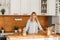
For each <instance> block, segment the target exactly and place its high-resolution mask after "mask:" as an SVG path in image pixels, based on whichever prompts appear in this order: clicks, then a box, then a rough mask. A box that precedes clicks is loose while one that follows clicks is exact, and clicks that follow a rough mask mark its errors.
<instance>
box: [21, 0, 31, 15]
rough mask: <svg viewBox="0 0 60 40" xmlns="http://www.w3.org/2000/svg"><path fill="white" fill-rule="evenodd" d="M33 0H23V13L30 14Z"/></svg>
mask: <svg viewBox="0 0 60 40" xmlns="http://www.w3.org/2000/svg"><path fill="white" fill-rule="evenodd" d="M30 6H31V0H21V10H20V11H21V15H29V14H30V9H31V8H30Z"/></svg>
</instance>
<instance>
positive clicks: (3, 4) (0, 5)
mask: <svg viewBox="0 0 60 40" xmlns="http://www.w3.org/2000/svg"><path fill="white" fill-rule="evenodd" d="M1 9H5V10H6V12H5V15H9V14H10V0H0V11H1ZM0 15H2V13H1V12H0Z"/></svg>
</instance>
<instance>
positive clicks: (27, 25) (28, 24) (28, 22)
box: [25, 20, 30, 32]
mask: <svg viewBox="0 0 60 40" xmlns="http://www.w3.org/2000/svg"><path fill="white" fill-rule="evenodd" d="M29 26H30V21H29V20H28V21H27V24H26V27H25V31H26V32H27V31H28V29H29Z"/></svg>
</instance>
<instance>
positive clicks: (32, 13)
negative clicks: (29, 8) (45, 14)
mask: <svg viewBox="0 0 60 40" xmlns="http://www.w3.org/2000/svg"><path fill="white" fill-rule="evenodd" d="M33 14H35V15H36V13H35V12H32V14H31V17H32V16H33ZM35 20H36V18H35ZM30 21H32V18H30ZM36 22H37V20H36Z"/></svg>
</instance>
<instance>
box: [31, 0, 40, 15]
mask: <svg viewBox="0 0 60 40" xmlns="http://www.w3.org/2000/svg"><path fill="white" fill-rule="evenodd" d="M31 12H36V13H37V15H40V14H41V0H31Z"/></svg>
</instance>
